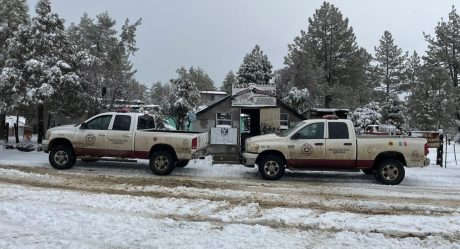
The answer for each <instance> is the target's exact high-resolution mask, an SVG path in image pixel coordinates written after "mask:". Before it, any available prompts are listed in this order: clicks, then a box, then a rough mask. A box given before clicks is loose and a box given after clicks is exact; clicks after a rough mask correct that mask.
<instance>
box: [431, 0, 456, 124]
mask: <svg viewBox="0 0 460 249" xmlns="http://www.w3.org/2000/svg"><path fill="white" fill-rule="evenodd" d="M459 37H460V16H459V15H458V13H457V10H456V9H455V7H454V6H453V7H452V10H451V12H450V13H449V17H448V20H447V21H446V20H444V19H441V21H440V22H438V25H437V26H436V27H435V35H434V36H431V35H426V34H425V40H426V41H427V42H428V50H427V57H426V58H425V61H426V62H427V63H429V64H433V65H440V66H441V67H442V69H443V70H445V73H447V75H448V76H449V79H450V84H451V85H452V86H453V87H454V89H453V91H452V92H455V96H454V97H453V98H452V99H451V100H450V101H451V102H452V106H454V108H455V111H453V112H452V114H455V115H453V116H454V117H455V119H456V120H457V131H460V101H459V99H460V98H459V89H458V87H459V78H460V76H459V73H460V39H459Z"/></svg>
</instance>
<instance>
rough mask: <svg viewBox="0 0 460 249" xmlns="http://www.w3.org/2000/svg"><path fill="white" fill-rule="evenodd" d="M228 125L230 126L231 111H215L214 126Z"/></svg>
mask: <svg viewBox="0 0 460 249" xmlns="http://www.w3.org/2000/svg"><path fill="white" fill-rule="evenodd" d="M219 125H230V126H232V113H217V114H216V126H219Z"/></svg>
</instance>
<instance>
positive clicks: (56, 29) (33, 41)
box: [6, 0, 79, 143]
mask: <svg viewBox="0 0 460 249" xmlns="http://www.w3.org/2000/svg"><path fill="white" fill-rule="evenodd" d="M36 14H37V15H36V16H35V17H33V18H32V20H31V22H30V24H29V25H22V26H20V28H19V29H18V31H17V32H15V33H14V36H13V37H11V38H9V39H8V40H7V43H8V45H9V46H8V49H7V51H8V52H9V59H8V60H7V61H6V64H11V65H13V67H14V70H10V72H11V71H16V72H18V73H19V76H18V77H17V78H18V79H19V84H18V88H16V91H17V92H19V93H25V94H18V96H17V98H16V103H17V108H19V107H20V106H24V105H29V106H30V105H36V106H37V113H38V124H39V129H38V142H39V143H41V140H42V137H43V135H44V130H43V112H44V108H45V106H48V107H49V108H50V109H52V110H56V109H57V108H56V106H55V105H52V103H53V101H52V100H65V99H71V97H72V96H73V95H72V94H70V95H68V96H63V95H65V94H64V93H65V90H70V89H72V90H78V89H79V77H78V76H77V75H76V74H75V73H74V72H73V68H72V66H71V65H69V62H68V60H67V59H68V58H69V57H70V56H69V53H70V51H69V49H68V48H69V46H68V43H67V37H66V34H65V29H64V20H63V19H60V18H59V16H58V15H57V14H54V13H51V5H50V2H49V1H48V0H40V1H39V2H38V3H37V6H36ZM10 78H11V77H10ZM71 92H72V91H71ZM60 104H61V106H65V105H62V104H63V103H60Z"/></svg>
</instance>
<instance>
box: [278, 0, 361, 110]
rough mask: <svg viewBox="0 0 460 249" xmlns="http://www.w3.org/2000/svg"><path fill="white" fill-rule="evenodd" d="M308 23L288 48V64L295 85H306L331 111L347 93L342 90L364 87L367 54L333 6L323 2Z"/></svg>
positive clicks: (345, 20)
mask: <svg viewBox="0 0 460 249" xmlns="http://www.w3.org/2000/svg"><path fill="white" fill-rule="evenodd" d="M308 22H309V26H308V31H307V32H305V31H301V34H300V36H298V37H296V38H295V39H294V43H293V44H291V45H290V46H289V54H288V56H287V57H286V59H285V63H286V65H287V66H288V68H289V70H290V71H291V74H292V76H293V77H292V78H293V80H294V81H295V82H294V84H296V85H298V84H307V85H303V86H302V87H307V88H308V89H309V90H310V92H311V94H312V95H316V96H318V97H319V98H321V99H322V101H321V105H323V106H325V107H326V108H329V107H331V105H337V103H338V102H340V98H343V96H339V95H338V93H343V92H344V90H343V89H341V88H342V87H349V88H355V87H356V86H357V85H359V84H363V82H364V80H365V79H364V78H363V77H365V70H366V66H367V61H366V60H367V58H366V56H364V53H363V52H364V51H365V50H364V49H360V48H359V47H358V46H357V44H356V37H355V34H354V33H353V28H352V27H350V26H349V25H348V18H343V15H342V13H341V12H340V11H339V10H338V8H336V7H335V6H334V5H332V4H330V3H327V2H324V3H323V5H322V6H321V8H320V9H317V10H316V11H315V14H314V15H313V17H312V18H309V19H308ZM315 73H319V74H320V75H319V77H316V76H315ZM297 82H301V83H297ZM308 84H314V85H313V86H312V85H308ZM348 97H349V96H347V97H346V98H348Z"/></svg>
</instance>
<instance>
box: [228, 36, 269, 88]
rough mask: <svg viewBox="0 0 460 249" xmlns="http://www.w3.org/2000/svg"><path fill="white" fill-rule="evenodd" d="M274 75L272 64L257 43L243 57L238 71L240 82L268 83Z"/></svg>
mask: <svg viewBox="0 0 460 249" xmlns="http://www.w3.org/2000/svg"><path fill="white" fill-rule="evenodd" d="M272 77H273V74H272V64H271V63H270V61H269V60H268V57H267V55H265V54H264V52H263V51H262V50H261V49H260V47H259V45H256V46H255V47H254V49H253V50H252V51H251V53H249V54H246V56H245V57H244V59H243V63H242V64H241V66H240V68H239V70H238V73H237V79H238V83H240V84H250V83H254V84H268V83H269V82H270V80H271V78H272Z"/></svg>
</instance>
